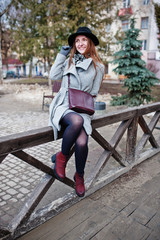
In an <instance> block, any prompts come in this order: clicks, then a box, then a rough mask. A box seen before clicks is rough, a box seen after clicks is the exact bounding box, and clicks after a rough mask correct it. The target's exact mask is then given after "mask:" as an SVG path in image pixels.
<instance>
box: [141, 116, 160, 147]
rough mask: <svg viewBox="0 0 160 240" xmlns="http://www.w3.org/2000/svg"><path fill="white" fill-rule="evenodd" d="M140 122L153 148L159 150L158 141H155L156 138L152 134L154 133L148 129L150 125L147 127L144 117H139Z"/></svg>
mask: <svg viewBox="0 0 160 240" xmlns="http://www.w3.org/2000/svg"><path fill="white" fill-rule="evenodd" d="M138 122H139V125H140V126H141V128H142V130H143V132H144V133H145V134H147V135H148V140H149V141H150V143H151V145H152V146H153V147H155V148H158V147H159V145H158V143H157V142H156V140H155V138H154V136H153V134H152V131H151V130H150V128H149V127H148V125H147V123H146V121H145V120H144V118H143V116H140V117H139V121H138Z"/></svg>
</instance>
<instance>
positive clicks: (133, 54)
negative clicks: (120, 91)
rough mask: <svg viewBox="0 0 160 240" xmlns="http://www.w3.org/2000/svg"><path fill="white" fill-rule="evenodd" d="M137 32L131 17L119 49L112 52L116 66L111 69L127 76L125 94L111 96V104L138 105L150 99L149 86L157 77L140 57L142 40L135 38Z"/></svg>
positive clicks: (152, 84)
mask: <svg viewBox="0 0 160 240" xmlns="http://www.w3.org/2000/svg"><path fill="white" fill-rule="evenodd" d="M139 32H140V30H139V29H136V28H135V19H134V18H132V19H131V20H130V29H129V30H127V31H126V32H125V37H124V39H123V40H122V41H120V43H121V50H120V51H118V52H116V53H115V54H114V56H115V57H116V59H115V60H113V63H114V64H117V65H118V66H117V67H116V68H115V69H113V71H114V72H115V73H118V74H123V75H125V76H126V77H127V78H126V79H125V80H124V87H125V88H127V94H126V95H122V96H114V97H112V100H111V104H112V105H125V104H127V105H129V106H138V105H140V104H144V103H145V102H147V103H148V102H150V101H151V100H152V97H151V87H152V86H154V84H155V83H156V82H157V81H158V79H157V78H156V77H155V74H154V73H152V72H150V71H149V70H148V69H147V68H146V67H145V65H146V64H145V62H144V61H143V60H142V59H141V56H142V52H141V46H142V42H141V41H140V40H138V39H137V38H138V36H139Z"/></svg>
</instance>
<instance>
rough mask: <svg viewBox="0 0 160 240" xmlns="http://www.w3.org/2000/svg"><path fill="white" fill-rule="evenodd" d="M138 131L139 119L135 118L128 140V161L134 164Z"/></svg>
mask: <svg viewBox="0 0 160 240" xmlns="http://www.w3.org/2000/svg"><path fill="white" fill-rule="evenodd" d="M137 130H138V117H134V118H133V120H132V122H131V123H130V125H129V127H128V132H127V140H126V161H127V162H128V163H132V162H134V161H135V152H136V141H137Z"/></svg>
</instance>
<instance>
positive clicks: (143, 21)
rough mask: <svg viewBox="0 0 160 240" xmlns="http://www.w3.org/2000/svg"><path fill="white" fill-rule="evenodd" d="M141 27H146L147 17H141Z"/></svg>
mask: <svg viewBox="0 0 160 240" xmlns="http://www.w3.org/2000/svg"><path fill="white" fill-rule="evenodd" d="M141 29H148V17H144V18H142V19H141Z"/></svg>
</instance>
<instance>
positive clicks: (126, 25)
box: [122, 20, 129, 31]
mask: <svg viewBox="0 0 160 240" xmlns="http://www.w3.org/2000/svg"><path fill="white" fill-rule="evenodd" d="M128 29H129V20H122V30H123V31H126V30H128Z"/></svg>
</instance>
